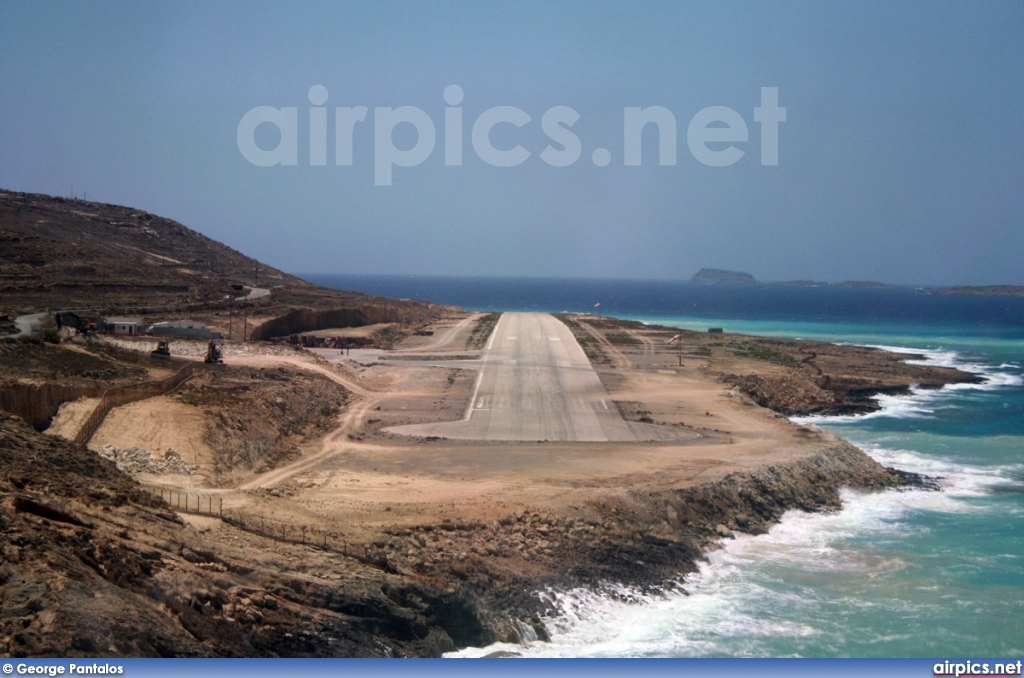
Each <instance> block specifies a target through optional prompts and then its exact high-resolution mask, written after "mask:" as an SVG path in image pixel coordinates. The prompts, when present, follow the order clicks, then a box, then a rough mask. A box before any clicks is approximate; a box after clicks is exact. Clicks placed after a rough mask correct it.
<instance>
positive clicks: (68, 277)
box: [0, 191, 308, 312]
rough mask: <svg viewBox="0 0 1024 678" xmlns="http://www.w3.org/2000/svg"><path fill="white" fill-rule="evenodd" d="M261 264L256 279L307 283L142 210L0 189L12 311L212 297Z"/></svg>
mask: <svg viewBox="0 0 1024 678" xmlns="http://www.w3.org/2000/svg"><path fill="white" fill-rule="evenodd" d="M257 271H258V276H259V281H260V285H262V286H266V287H272V286H280V285H285V286H289V287H304V286H308V283H305V282H303V281H302V280H299V279H298V278H296V277H294V276H291V275H288V274H286V273H283V272H281V271H279V270H277V269H275V268H272V267H270V266H267V265H266V264H261V263H260V262H258V261H256V260H255V259H252V258H250V257H247V256H245V255H244V254H241V253H240V252H237V251H235V250H233V249H231V248H230V247H227V246H226V245H223V244H221V243H219V242H217V241H215V240H211V239H210V238H207V237H206V236H204V235H202V234H200V233H197V232H196V231H193V230H191V229H189V228H186V227H185V226H183V225H181V224H179V223H178V222H176V221H172V220H170V219H165V218H163V217H159V216H157V215H154V214H150V213H149V212H145V211H143V210H137V209H133V208H130V207H120V206H117V205H107V204H103V203H97V202H86V201H83V200H68V199H65V198H58V197H53V196H46V195H37V194H31V193H14V192H9V191H2V192H0V294H2V295H3V297H4V301H5V303H6V304H10V305H12V306H16V307H17V308H16V309H15V310H22V309H25V311H26V312H28V311H31V310H36V309H40V308H45V307H47V306H50V307H54V306H60V307H74V306H91V305H94V304H96V303H97V302H100V303H101V304H102V305H104V306H106V305H110V306H119V305H122V306H123V305H125V304H128V305H136V304H137V303H138V302H139V300H140V299H144V300H145V303H147V304H152V305H158V304H161V303H163V304H178V303H196V302H202V301H213V300H218V299H222V298H223V297H224V296H225V295H229V294H231V295H236V296H237V295H239V294H240V292H241V287H240V286H241V285H252V284H254V282H255V281H256V276H257ZM232 285H236V286H239V287H232Z"/></svg>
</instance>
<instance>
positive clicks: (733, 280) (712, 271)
mask: <svg viewBox="0 0 1024 678" xmlns="http://www.w3.org/2000/svg"><path fill="white" fill-rule="evenodd" d="M690 282H692V283H702V284H705V285H756V284H757V280H755V279H754V276H752V275H750V274H749V273H740V272H738V271H723V270H722V269H718V268H702V269H700V270H699V271H697V272H696V273H695V274H694V276H693V277H692V278H690Z"/></svg>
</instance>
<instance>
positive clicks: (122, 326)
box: [103, 316, 142, 337]
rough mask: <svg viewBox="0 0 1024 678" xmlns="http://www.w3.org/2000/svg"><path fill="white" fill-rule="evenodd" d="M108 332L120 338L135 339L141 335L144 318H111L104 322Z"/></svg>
mask: <svg viewBox="0 0 1024 678" xmlns="http://www.w3.org/2000/svg"><path fill="white" fill-rule="evenodd" d="M103 323H104V325H106V327H107V332H108V333H110V334H116V335H119V336H126V337H134V336H135V335H137V334H138V333H139V325H141V324H142V318H126V317H119V316H115V317H111V318H107V319H105V320H104V321H103Z"/></svg>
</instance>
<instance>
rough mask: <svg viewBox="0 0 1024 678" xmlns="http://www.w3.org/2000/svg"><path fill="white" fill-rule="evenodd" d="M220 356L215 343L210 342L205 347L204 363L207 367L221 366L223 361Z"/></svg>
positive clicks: (218, 347) (219, 350) (218, 348)
mask: <svg viewBox="0 0 1024 678" xmlns="http://www.w3.org/2000/svg"><path fill="white" fill-rule="evenodd" d="M220 356H221V349H220V346H218V345H217V343H216V342H213V341H211V342H210V343H209V345H208V346H207V347H206V360H205V361H204V362H205V363H206V364H207V365H223V364H224V361H223V360H222V359H221V357H220Z"/></svg>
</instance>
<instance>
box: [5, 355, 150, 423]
mask: <svg viewBox="0 0 1024 678" xmlns="http://www.w3.org/2000/svg"><path fill="white" fill-rule="evenodd" d="M115 353H120V352H117V351H113V350H103V349H99V348H97V349H95V350H94V351H87V350H72V349H70V348H68V347H66V346H55V345H53V344H47V343H43V342H40V341H38V340H7V341H0V375H2V376H0V409H2V410H4V411H5V412H9V413H11V414H14V415H17V416H19V417H21V418H22V419H24V420H25V421H27V422H28V423H30V424H31V425H32V426H34V427H35V428H37V429H39V430H43V429H45V428H46V427H47V426H48V425H49V423H50V421H51V419H52V418H53V417H54V415H56V414H57V412H58V410H59V408H60V406H61V404H62V403H64V402H67V401H72V400H76V399H78V398H82V397H93V396H97V395H99V394H101V393H102V392H103V391H105V390H106V389H107V388H110V387H111V386H120V385H122V384H128V383H132V382H138V381H145V380H146V378H147V376H148V375H149V372H148V371H147V370H146V368H145V367H143V366H141V365H139V364H137V361H127V362H126V361H125V359H124V357H123V356H119V355H114V354H115Z"/></svg>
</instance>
